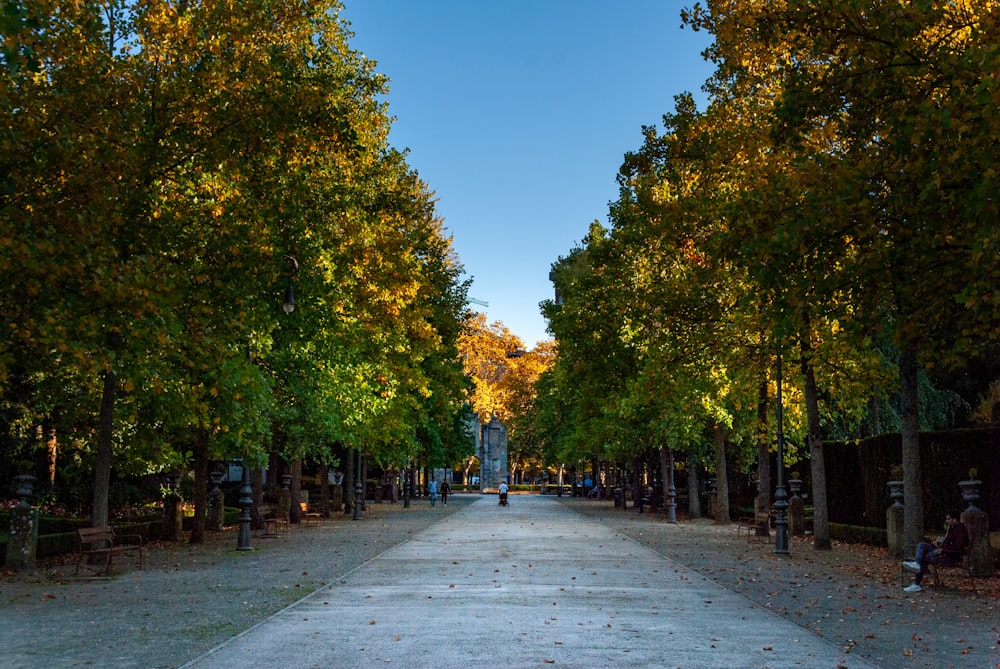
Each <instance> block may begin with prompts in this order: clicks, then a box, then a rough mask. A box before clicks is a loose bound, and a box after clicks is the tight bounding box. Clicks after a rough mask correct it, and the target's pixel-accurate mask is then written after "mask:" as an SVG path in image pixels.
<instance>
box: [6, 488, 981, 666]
mask: <svg viewBox="0 0 1000 669" xmlns="http://www.w3.org/2000/svg"><path fill="white" fill-rule="evenodd" d="M475 498H476V496H472V495H470V496H465V495H455V496H453V497H452V499H451V501H450V503H449V505H448V506H447V507H443V506H441V505H440V504H439V505H438V506H437V507H435V508H430V507H429V506H428V504H427V502H426V501H422V500H421V501H416V502H414V504H413V505H412V506H411V508H410V509H404V508H403V506H402V504H396V505H391V504H373V505H370V506H369V507H368V511H366V512H365V514H364V518H363V520H361V521H359V522H354V521H352V520H350V519H349V518H344V517H338V518H335V519H331V520H327V521H323V522H321V523H316V524H312V525H306V526H303V527H300V528H293V529H291V530H290V531H289V532H287V533H284V534H282V535H281V536H280V537H279V538H277V539H263V538H254V540H253V543H254V548H255V550H253V551H249V552H239V551H236V550H235V547H236V531H235V528H232V529H230V530H227V531H226V532H222V533H218V534H212V535H210V537H209V539H208V541H206V543H205V544H203V545H200V546H187V545H185V544H174V545H166V544H160V545H156V546H152V547H150V550H148V551H147V553H148V555H147V565H146V568H145V569H144V570H143V571H138V570H137V569H136V564H135V560H134V558H132V557H130V556H129V555H128V554H125V555H123V556H121V558H120V559H119V560H117V561H116V568H115V575H114V576H113V577H111V578H104V577H101V576H99V575H96V574H94V573H92V572H89V570H87V569H86V568H84V570H87V571H88V573H87V574H83V573H82V571H84V570H81V577H80V578H74V577H73V576H72V573H73V568H74V565H73V564H65V563H63V564H58V563H49V564H43V565H41V566H40V567H39V569H38V570H36V571H28V572H19V573H10V572H5V573H4V574H3V578H2V580H0V649H2V655H0V665H2V666H3V667H11V668H15V667H16V668H25V669H28V668H34V667H38V668H43V667H44V668H46V669H48V668H50V667H52V668H55V667H88V666H91V667H104V666H114V667H177V666H180V665H182V664H184V663H185V662H187V661H189V660H191V659H193V658H195V657H198V656H199V655H201V654H202V653H204V652H206V651H207V650H209V649H211V648H213V647H214V646H216V645H218V644H219V643H221V642H223V641H225V640H226V639H228V638H230V637H231V636H233V635H235V634H238V633H239V632H242V631H243V630H245V629H248V628H249V627H252V626H253V625H255V624H257V623H259V622H260V621H262V620H264V619H265V618H267V617H268V616H270V615H272V614H273V613H275V612H277V611H279V610H281V609H283V608H285V607H287V606H288V605H290V604H292V603H294V602H296V601H298V600H299V599H301V598H302V597H304V596H306V595H308V594H309V593H311V592H313V591H315V590H317V589H318V588H321V587H323V586H325V585H328V584H330V583H334V582H336V581H337V580H339V579H341V578H343V577H344V576H345V575H346V574H347V573H349V572H350V571H352V570H353V569H355V568H357V567H359V566H360V565H362V564H364V563H365V562H367V561H368V560H370V559H372V558H374V557H376V556H377V555H380V554H381V553H383V552H384V551H386V550H388V549H389V548H391V547H393V546H395V545H398V544H399V543H401V542H404V541H406V540H407V539H408V538H409V537H410V536H412V535H413V534H415V533H417V532H420V531H421V530H423V529H424V528H426V527H428V526H429V525H431V524H432V523H434V522H436V521H438V520H440V519H441V518H442V517H443V515H444V514H448V513H452V512H455V511H457V510H460V509H461V508H463V507H464V506H465V505H466V504H468V503H470V502H471V501H472V500H474V499H475ZM563 503H564V504H567V505H571V506H572V508H574V509H576V510H577V511H579V512H581V513H585V514H587V515H588V516H592V517H595V518H597V519H598V520H600V521H601V522H602V523H605V524H607V525H608V526H610V527H612V528H614V529H615V530H617V531H619V532H621V533H622V534H624V535H626V536H629V537H632V538H634V539H636V540H638V541H640V542H641V543H643V544H644V545H646V546H648V547H650V548H652V549H653V550H656V551H657V552H659V553H661V554H662V555H664V556H665V557H667V558H669V559H671V560H674V561H676V562H678V563H681V564H683V565H685V566H687V567H689V568H691V569H694V570H696V571H698V572H699V573H701V574H703V575H705V576H706V577H708V578H710V579H712V580H713V581H715V582H717V583H719V584H720V585H723V586H725V587H726V588H729V589H731V590H733V591H735V592H738V593H740V594H742V595H744V596H745V597H747V598H748V600H749V601H750V605H752V606H763V607H767V608H770V609H772V610H774V611H775V612H777V613H779V614H780V615H782V616H784V617H786V618H788V619H790V620H792V621H794V622H795V623H797V624H799V625H801V626H802V627H804V628H806V629H809V630H811V631H813V632H815V633H817V634H820V635H822V636H824V637H827V638H828V639H830V640H832V641H834V642H836V643H837V644H838V645H842V646H843V647H844V650H845V652H851V653H857V654H860V655H863V656H864V657H866V658H867V659H869V660H871V661H874V662H876V663H877V664H879V665H880V666H883V667H887V668H889V669H897V668H898V669H904V668H905V669H917V668H921V667H962V668H964V667H968V668H975V669H998V668H1000V651H998V636H1000V611H998V605H1000V600H998V598H997V596H996V588H993V589H992V591H991V592H990V594H983V591H984V590H989V588H984V587H982V585H981V586H980V588H979V589H980V593H979V594H973V593H971V592H969V591H967V590H964V589H961V588H958V587H955V586H954V585H953V586H952V587H947V588H926V589H925V591H924V592H923V593H920V594H917V595H907V594H906V593H903V592H902V590H901V584H900V572H899V570H898V562H896V561H895V560H890V559H889V558H888V557H887V556H886V555H885V552H884V551H879V550H875V549H870V548H866V547H857V546H845V545H835V546H834V549H833V550H832V551H815V550H813V549H812V547H811V545H810V544H809V543H807V542H806V541H803V540H800V539H797V538H793V539H792V542H791V555H790V556H787V557H779V556H776V555H774V554H773V544H771V543H766V542H748V541H747V540H746V539H745V538H740V539H737V537H736V532H735V529H733V527H724V526H716V525H713V524H712V523H711V521H703V520H699V521H689V522H681V523H678V524H669V523H667V522H666V521H665V518H664V516H662V515H655V514H648V513H647V514H638V513H636V512H635V511H632V510H630V511H628V512H625V511H622V510H621V509H615V508H614V507H613V505H612V504H611V503H610V502H593V501H589V500H583V499H574V498H563ZM595 550H612V548H611V547H595ZM949 581H950V582H951V583H953V584H954V583H955V579H954V578H952V579H949ZM993 581H994V582H995V581H996V579H993ZM664 596H669V593H664ZM276 666H280V658H276Z"/></svg>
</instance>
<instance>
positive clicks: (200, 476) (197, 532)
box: [190, 430, 208, 544]
mask: <svg viewBox="0 0 1000 669" xmlns="http://www.w3.org/2000/svg"><path fill="white" fill-rule="evenodd" d="M192 452H193V455H194V518H192V519H191V538H190V543H192V544H200V543H203V542H204V541H205V527H206V520H207V518H208V434H207V433H205V432H204V431H203V430H199V431H198V432H197V434H196V435H195V440H194V444H193V448H192Z"/></svg>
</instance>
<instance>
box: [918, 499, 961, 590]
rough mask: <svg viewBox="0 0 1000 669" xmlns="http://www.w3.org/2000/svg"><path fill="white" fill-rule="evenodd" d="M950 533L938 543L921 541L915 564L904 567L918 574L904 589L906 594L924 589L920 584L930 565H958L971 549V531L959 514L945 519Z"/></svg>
mask: <svg viewBox="0 0 1000 669" xmlns="http://www.w3.org/2000/svg"><path fill="white" fill-rule="evenodd" d="M944 522H945V524H946V525H947V526H948V533H947V534H945V536H944V539H943V540H942V541H941V542H940V543H938V542H936V541H935V542H934V543H928V542H926V541H921V542H920V543H919V544H917V557H916V559H915V560H914V561H913V562H904V563H903V567H905V568H906V569H908V570H909V571H912V572H916V575H915V576H914V577H913V583H912V584H910V585H908V586H906V587H905V588H903V590H904V591H905V592H920V591H921V590H923V588H922V587H921V585H920V582H921V581H923V580H924V575H925V574H926V573H927V565H928V564H942V565H956V564H959V563H961V562H962V558H963V556H964V555H965V553H966V551H967V550H968V548H969V531H968V530H967V529H965V525H963V524H962V521H960V520H959V516H958V514H957V513H949V514H948V515H946V516H945V517H944Z"/></svg>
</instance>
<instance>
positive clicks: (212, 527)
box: [208, 472, 226, 532]
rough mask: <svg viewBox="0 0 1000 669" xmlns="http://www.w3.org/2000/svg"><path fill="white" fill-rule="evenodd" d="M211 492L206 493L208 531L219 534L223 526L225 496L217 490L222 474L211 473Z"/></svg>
mask: <svg viewBox="0 0 1000 669" xmlns="http://www.w3.org/2000/svg"><path fill="white" fill-rule="evenodd" d="M211 477H212V490H211V491H210V492H209V493H208V530H209V531H210V532H221V531H222V529H223V526H224V525H225V504H226V496H225V494H223V492H222V490H220V489H219V483H220V482H221V481H222V472H212V474H211Z"/></svg>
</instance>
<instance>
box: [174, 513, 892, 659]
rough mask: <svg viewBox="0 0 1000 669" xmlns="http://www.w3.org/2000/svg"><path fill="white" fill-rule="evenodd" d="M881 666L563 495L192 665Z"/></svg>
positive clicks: (359, 573) (487, 518)
mask: <svg viewBox="0 0 1000 669" xmlns="http://www.w3.org/2000/svg"><path fill="white" fill-rule="evenodd" d="M472 664H475V665H485V666H491V667H503V668H505V669H506V668H511V669H514V668H517V667H546V666H559V667H620V666H624V667H685V668H692V667H719V668H720V669H721V668H725V669H734V668H738V667H771V668H776V667H810V668H812V667H817V668H818V667H830V668H831V669H832V668H838V667H849V668H850V669H864V668H868V667H874V666H876V665H873V664H869V663H867V662H866V661H864V660H862V659H861V658H859V657H856V656H850V655H847V654H845V653H844V651H843V649H842V648H841V647H838V646H834V645H833V644H832V643H830V642H829V641H827V640H825V639H823V638H820V637H818V636H816V635H814V634H812V633H811V632H809V631H808V630H806V629H804V628H802V627H800V626H798V625H796V624H794V623H792V622H789V621H787V620H785V619H784V618H782V617H780V616H777V615H775V614H774V613H772V612H771V611H769V610H768V609H766V608H763V607H760V606H757V605H755V604H753V603H752V602H751V601H749V600H747V599H746V598H744V597H743V596H741V595H738V594H736V593H734V592H732V591H731V590H727V589H725V588H723V587H721V586H719V585H717V584H716V583H714V582H712V581H711V580H709V579H707V578H706V577H704V576H702V575H700V574H698V573H696V572H694V571H692V570H690V569H688V568H686V567H684V566H683V565H681V564H679V563H677V562H674V561H672V560H670V559H668V558H666V557H664V556H663V555H662V554H661V553H659V552H656V551H654V550H652V549H650V548H647V547H646V546H643V545H642V544H641V543H639V542H637V541H635V540H633V539H630V538H628V537H626V536H624V535H622V534H619V533H617V532H615V531H614V530H612V529H611V528H609V527H608V526H606V525H604V524H602V523H600V522H598V521H596V520H593V519H590V518H587V517H585V516H581V515H579V514H576V513H574V512H573V511H572V510H571V508H569V507H568V506H566V505H563V504H560V503H559V502H557V501H556V500H554V499H551V498H545V497H538V496H514V497H512V501H511V505H510V506H509V507H507V508H498V507H497V505H496V499H495V498H494V497H482V498H478V499H476V500H475V501H474V502H473V503H471V504H469V505H468V506H467V507H465V508H463V509H462V510H461V511H458V512H457V513H453V514H451V515H449V516H448V517H447V518H445V519H444V520H442V521H441V522H439V523H436V524H434V525H432V526H430V527H428V528H427V529H424V530H423V531H421V532H419V533H418V534H416V535H414V536H413V537H412V538H411V539H410V540H409V541H406V542H404V543H402V544H400V545H398V546H395V547H393V548H390V549H388V550H386V551H385V552H384V553H382V554H381V555H378V556H377V557H375V558H374V559H372V560H370V561H368V562H366V563H364V564H363V565H361V566H359V567H358V568H356V569H354V570H353V571H351V572H349V573H347V574H346V575H344V576H343V578H341V579H339V580H338V581H337V582H336V583H333V584H331V585H329V586H327V587H324V588H321V589H319V590H318V591H316V592H314V593H313V594H310V595H308V596H306V597H304V598H303V599H301V600H299V601H298V602H296V603H294V604H292V605H291V606H289V607H287V608H285V609H284V610H282V611H280V612H279V613H277V614H276V615H274V616H272V617H270V618H268V619H267V620H265V621H263V622H262V623H260V624H258V625H257V626H255V627H253V628H251V629H249V630H247V631H246V632H244V633H242V634H240V635H238V636H237V637H235V638H233V639H232V640H230V641H228V642H226V643H223V644H222V645H220V646H218V647H216V648H214V649H212V650H211V651H209V652H208V653H206V654H205V655H202V656H201V657H199V658H197V659H195V660H194V661H192V662H190V663H188V664H186V665H184V667H185V668H188V667H189V668H191V669H228V668H233V669H236V668H239V669H252V668H254V667H274V666H282V667H303V668H312V667H316V668H319V667H323V668H328V667H339V668H344V669H347V668H350V667H385V666H400V667H404V666H405V667H431V666H433V667H443V668H447V667H465V666H469V665H472Z"/></svg>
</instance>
